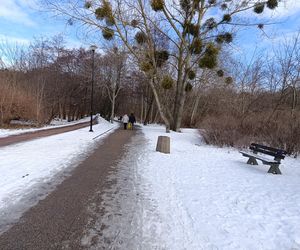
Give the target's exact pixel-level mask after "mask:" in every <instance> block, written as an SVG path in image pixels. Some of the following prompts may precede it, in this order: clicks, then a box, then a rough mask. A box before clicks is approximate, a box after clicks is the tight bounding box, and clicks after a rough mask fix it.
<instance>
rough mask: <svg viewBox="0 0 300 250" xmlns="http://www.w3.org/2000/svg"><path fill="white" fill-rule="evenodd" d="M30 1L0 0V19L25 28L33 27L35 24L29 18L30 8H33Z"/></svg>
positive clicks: (32, 3) (32, 2)
mask: <svg viewBox="0 0 300 250" xmlns="http://www.w3.org/2000/svg"><path fill="white" fill-rule="evenodd" d="M34 6H35V5H34V1H31V0H0V18H3V19H6V20H8V21H11V22H15V23H22V24H24V25H26V26H35V25H36V23H35V22H34V21H33V20H32V18H30V16H29V14H30V12H31V10H30V8H32V7H34Z"/></svg>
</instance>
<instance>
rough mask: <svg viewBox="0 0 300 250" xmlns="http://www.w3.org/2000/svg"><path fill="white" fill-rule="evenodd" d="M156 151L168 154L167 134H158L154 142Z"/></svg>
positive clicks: (168, 140) (168, 139)
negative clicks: (155, 142)
mask: <svg viewBox="0 0 300 250" xmlns="http://www.w3.org/2000/svg"><path fill="white" fill-rule="evenodd" d="M156 151H158V152H161V153H165V154H170V137H169V136H159V137H158V139H157V144H156Z"/></svg>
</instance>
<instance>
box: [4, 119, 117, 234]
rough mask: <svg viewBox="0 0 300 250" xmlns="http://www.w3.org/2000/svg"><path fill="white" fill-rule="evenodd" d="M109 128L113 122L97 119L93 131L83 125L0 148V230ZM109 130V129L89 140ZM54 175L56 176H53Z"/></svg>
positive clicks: (59, 179)
mask: <svg viewBox="0 0 300 250" xmlns="http://www.w3.org/2000/svg"><path fill="white" fill-rule="evenodd" d="M113 128H117V125H116V124H115V125H114V124H111V123H109V122H107V121H105V120H104V119H102V118H99V124H97V125H94V126H93V130H94V132H93V133H91V132H89V127H86V128H82V129H79V130H75V131H72V132H67V133H64V134H58V135H54V136H49V137H45V138H40V139H36V140H32V141H28V142H23V143H18V144H14V145H10V146H6V147H0V172H1V178H0V218H1V220H0V231H1V229H3V227H4V226H5V225H6V224H7V223H9V222H11V220H13V219H17V218H18V217H19V216H20V214H21V213H22V212H23V211H24V210H25V209H26V208H28V207H30V206H31V205H33V204H34V203H36V202H37V201H38V199H40V198H42V197H44V196H45V195H46V194H47V193H48V192H49V190H51V189H53V188H54V187H55V185H56V184H58V183H59V182H61V181H62V180H63V178H64V177H65V176H63V175H64V174H65V175H66V174H67V171H70V170H71V167H76V166H77V165H78V164H79V163H80V161H82V160H83V159H85V157H86V156H87V155H88V154H89V153H91V152H92V151H93V148H94V146H95V141H97V142H99V140H100V141H101V139H103V137H105V136H107V135H108V134H109V133H111V132H113ZM109 129H112V130H110V131H109V132H108V133H106V134H104V135H102V136H100V137H99V138H97V139H95V140H93V138H94V137H95V136H97V135H100V134H102V133H104V132H105V131H107V130H109ZM62 172H65V173H64V174H62ZM55 175H58V177H57V178H53V177H54V176H55ZM37 195H38V197H37Z"/></svg>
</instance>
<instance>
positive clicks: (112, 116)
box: [110, 92, 116, 122]
mask: <svg viewBox="0 0 300 250" xmlns="http://www.w3.org/2000/svg"><path fill="white" fill-rule="evenodd" d="M115 104H116V95H115V92H114V93H112V98H111V115H110V122H113V120H114V117H115Z"/></svg>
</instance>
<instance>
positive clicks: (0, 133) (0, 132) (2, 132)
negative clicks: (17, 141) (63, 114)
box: [0, 117, 90, 137]
mask: <svg viewBox="0 0 300 250" xmlns="http://www.w3.org/2000/svg"><path fill="white" fill-rule="evenodd" d="M89 120H90V118H89V117H86V118H83V119H81V120H78V121H73V122H68V121H67V120H57V119H56V120H53V121H51V123H50V125H48V126H44V127H41V128H21V129H0V137H6V136H10V135H17V134H23V133H27V132H34V131H38V130H45V129H51V128H54V127H55V128H58V127H65V126H70V125H74V124H78V123H83V122H88V121H89Z"/></svg>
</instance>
